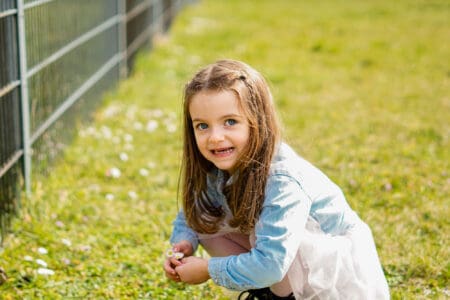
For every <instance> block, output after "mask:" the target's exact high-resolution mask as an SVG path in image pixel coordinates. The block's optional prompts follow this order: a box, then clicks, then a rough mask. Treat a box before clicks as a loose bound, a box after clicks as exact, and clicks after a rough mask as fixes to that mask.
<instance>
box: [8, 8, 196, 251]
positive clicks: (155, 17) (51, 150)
mask: <svg viewBox="0 0 450 300" xmlns="http://www.w3.org/2000/svg"><path fill="white" fill-rule="evenodd" d="M192 2H194V1H193V0H96V1H90V0H77V1H72V0H1V1H0V245H1V244H2V242H3V239H4V237H5V235H6V233H7V230H8V228H9V224H10V222H11V218H12V217H13V216H14V215H15V214H16V213H17V211H18V208H19V207H20V201H21V195H22V193H23V191H24V190H25V191H26V192H30V186H31V182H32V178H33V176H34V175H36V174H46V173H47V172H48V170H49V167H50V166H51V164H52V162H54V161H55V159H56V158H57V157H58V155H59V154H60V153H61V152H62V150H63V148H64V145H65V144H67V143H68V142H70V140H71V139H72V138H73V136H74V134H75V128H76V126H75V125H76V124H77V123H79V122H83V121H85V120H86V118H88V117H89V115H90V112H92V111H93V110H94V108H95V107H96V106H97V105H98V104H99V102H100V101H101V98H102V94H103V93H104V92H105V91H107V90H109V89H111V88H112V87H113V86H114V85H115V84H116V83H117V82H118V81H119V80H120V79H121V78H123V77H124V76H126V74H127V73H128V71H129V70H130V69H131V68H132V66H133V61H134V57H135V55H136V53H137V51H138V50H139V49H141V48H142V47H143V46H145V45H148V44H149V42H151V39H152V37H153V35H155V34H157V33H161V32H164V31H166V30H167V29H168V28H169V26H170V24H171V22H172V20H173V18H174V17H175V16H176V14H177V13H178V12H179V11H180V10H181V9H182V8H183V7H184V6H185V5H187V4H189V3H192Z"/></svg>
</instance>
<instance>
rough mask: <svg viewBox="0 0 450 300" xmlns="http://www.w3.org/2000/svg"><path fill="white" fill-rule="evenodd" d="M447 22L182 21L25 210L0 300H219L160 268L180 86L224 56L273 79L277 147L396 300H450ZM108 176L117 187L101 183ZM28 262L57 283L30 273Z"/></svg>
mask: <svg viewBox="0 0 450 300" xmlns="http://www.w3.org/2000/svg"><path fill="white" fill-rule="evenodd" d="M449 23H450V7H449V4H448V2H447V1H444V0H442V1H431V0H422V1H406V0H400V1H387V0H383V1H356V0H355V1H349V0H346V1H343V0H333V1H331V0H330V1H324V0H319V1H288V0H285V1H269V0H264V1H238V0H228V1H212V0H210V1H201V2H199V3H198V4H196V5H193V6H190V7H188V8H187V9H186V10H184V11H183V12H182V13H181V15H180V16H179V17H178V18H177V19H176V21H175V23H174V25H173V27H172V29H171V31H170V35H169V36H167V37H163V38H160V39H158V40H157V42H156V43H155V47H154V49H153V51H152V52H147V53H142V55H141V56H140V57H139V59H138V60H137V64H136V70H135V71H134V73H133V74H132V75H131V76H130V78H129V79H127V80H126V81H124V82H122V83H121V85H120V86H119V88H118V89H117V90H116V91H114V92H112V93H111V94H109V95H108V96H107V97H106V99H105V102H104V105H103V106H102V107H101V108H100V109H99V110H98V111H97V112H96V115H95V120H94V122H93V123H92V124H90V125H87V126H85V127H83V128H82V129H81V130H80V134H79V135H78V137H77V138H76V140H75V141H74V142H73V143H72V144H71V145H70V146H69V147H68V148H67V151H66V153H65V156H64V158H63V159H62V161H61V162H60V163H59V164H58V165H57V167H56V168H55V169H54V170H53V172H52V173H51V175H50V176H49V177H48V178H43V179H41V180H40V181H39V182H37V183H36V184H35V187H34V192H33V195H32V197H30V198H29V199H25V200H23V201H22V202H23V211H22V213H21V216H20V217H19V218H17V219H16V221H15V222H14V224H13V228H12V233H11V235H10V236H9V237H8V238H7V240H6V242H5V245H4V249H3V250H2V253H1V254H0V266H1V267H3V268H4V269H5V271H6V273H7V274H8V276H9V280H8V281H7V282H6V283H4V284H2V285H0V299H16V298H23V299H40V298H42V299H67V298H72V297H73V298H77V297H78V298H82V299H127V298H128V299H136V298H148V299H227V298H229V297H230V293H228V292H226V291H225V290H223V289H221V288H219V287H216V286H215V285H214V284H212V283H211V282H209V283H207V284H203V285H200V286H186V285H182V284H174V283H170V282H168V281H167V280H166V279H165V277H164V275H163V273H162V268H161V265H162V261H163V255H162V253H163V251H164V250H165V249H166V248H167V247H168V246H169V243H168V238H169V235H170V231H171V225H170V224H171V221H172V219H173V217H174V215H175V214H176V211H177V200H176V197H177V193H176V188H177V180H178V173H179V159H180V148H181V143H180V130H179V129H180V128H179V127H180V121H181V115H180V111H181V105H180V103H181V91H182V87H183V84H184V83H185V81H186V80H188V79H189V77H190V76H191V75H192V73H193V72H194V71H195V70H197V69H198V68H199V67H201V66H203V65H204V64H206V63H210V62H213V61H215V60H216V59H219V58H225V57H229V58H235V59H240V60H244V61H246V62H248V63H249V64H251V65H252V66H254V67H255V68H256V69H258V70H260V71H261V73H263V74H264V75H265V76H266V77H267V78H268V80H269V81H270V83H271V87H272V91H273V94H274V97H275V101H276V105H277V107H278V109H279V113H280V116H281V118H282V120H283V123H284V129H285V130H284V137H285V139H286V140H287V141H288V142H289V143H290V144H291V145H292V146H293V147H294V148H295V149H296V150H297V151H298V152H300V153H301V154H302V155H303V156H304V157H306V158H307V159H308V160H310V161H312V162H313V163H314V164H316V165H317V166H319V167H320V168H321V169H322V170H323V171H325V172H326V173H327V174H328V175H329V176H330V177H331V178H332V179H333V180H334V181H335V182H336V183H338V184H339V185H340V186H341V187H342V188H343V190H344V192H345V194H346V195H347V198H348V201H349V203H350V204H351V206H352V207H353V208H354V209H355V210H356V211H357V212H358V213H359V215H360V216H361V217H362V218H363V219H364V220H365V221H366V222H367V223H368V224H369V225H370V226H371V228H372V230H373V233H374V236H375V240H376V244H377V247H378V251H379V255H380V258H381V261H382V264H383V268H384V270H385V273H386V276H387V279H388V282H389V285H390V288H391V293H392V298H393V299H425V298H426V299H428V298H431V299H447V298H448V297H449V294H450V291H449V288H448V286H449V273H450V263H449V257H450V253H449V252H450V251H449V249H450V247H449V236H450V232H449V218H448V216H449V215H450V212H449V202H448V200H449V198H450V197H449V186H450V176H449V170H450V168H449V161H450V157H449V151H448V149H449V133H450V128H449V121H448V120H450V101H449V87H450V86H449V77H450V66H449V63H448V58H449V57H450V51H449V46H448V42H447V41H448V37H449V36H450V29H449V28H450V26H449V25H450V24H449ZM151 120H153V121H156V122H158V125H159V126H158V128H156V129H155V130H154V131H151V132H150V131H148V130H147V129H146V128H147V124H148V123H149V121H151ZM174 126H176V130H175V131H173V130H174ZM149 127H150V128H151V127H152V123H150V124H149ZM446 149H447V150H446ZM122 152H123V153H126V154H127V155H128V160H127V161H123V160H121V159H120V158H119V155H120V153H122ZM111 167H117V168H119V169H120V170H121V176H120V178H111V177H108V176H106V172H107V170H108V169H110V168H111ZM109 194H111V195H113V196H114V199H112V200H111V199H110V197H112V196H110V195H109ZM108 199H109V200H108ZM63 239H66V240H63ZM67 240H70V242H71V243H68V242H67ZM39 247H44V248H45V249H47V250H48V253H47V254H40V253H39V251H38V248H39ZM26 256H31V257H32V258H33V260H32V261H27V260H26V259H25V257H26ZM38 258H40V259H43V260H44V261H46V262H47V264H48V268H49V269H52V270H54V271H55V274H54V275H51V276H44V275H39V274H37V271H36V270H37V269H38V267H39V265H38V264H37V263H36V259H38Z"/></svg>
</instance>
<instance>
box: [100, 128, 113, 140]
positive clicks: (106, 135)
mask: <svg viewBox="0 0 450 300" xmlns="http://www.w3.org/2000/svg"><path fill="white" fill-rule="evenodd" d="M100 130H101V132H102V134H103V137H104V138H105V139H108V140H109V139H110V138H111V137H112V131H111V129H109V127H106V126H102V127H101V128H100Z"/></svg>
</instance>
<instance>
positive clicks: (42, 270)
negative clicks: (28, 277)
mask: <svg viewBox="0 0 450 300" xmlns="http://www.w3.org/2000/svg"><path fill="white" fill-rule="evenodd" d="M37 273H38V274H40V275H53V274H55V271H53V270H50V269H47V268H39V269H38V270H37Z"/></svg>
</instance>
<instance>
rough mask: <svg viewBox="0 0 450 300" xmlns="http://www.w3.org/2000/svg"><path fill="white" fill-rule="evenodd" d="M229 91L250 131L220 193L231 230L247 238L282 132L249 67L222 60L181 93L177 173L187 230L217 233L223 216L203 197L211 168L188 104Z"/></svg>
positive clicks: (263, 83) (265, 90) (265, 87)
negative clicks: (207, 93)
mask: <svg viewBox="0 0 450 300" xmlns="http://www.w3.org/2000/svg"><path fill="white" fill-rule="evenodd" d="M224 90H227V91H232V92H234V93H235V94H236V96H237V98H238V101H239V105H240V107H241V109H242V110H243V113H244V115H245V117H246V118H247V120H248V124H249V127H250V133H249V141H248V143H247V145H246V147H245V149H244V151H243V154H242V155H241V157H240V158H239V160H238V162H237V165H236V166H235V173H234V174H237V176H235V177H236V178H235V177H233V179H234V180H233V182H232V183H231V184H230V185H228V186H226V187H225V189H224V191H223V192H224V194H225V196H226V198H227V203H228V206H229V208H230V210H231V212H232V215H233V216H232V218H231V220H230V221H229V225H230V226H231V227H234V228H236V227H237V228H238V229H239V230H240V231H241V232H243V233H248V232H249V231H250V230H251V229H252V228H253V227H254V226H255V223H256V221H257V219H258V217H259V215H260V213H261V209H262V205H263V202H264V196H265V187H266V182H267V177H268V175H269V168H270V164H271V161H272V157H273V155H274V151H275V147H276V144H277V143H278V140H279V135H280V130H279V125H278V121H277V117H276V113H275V110H274V105H273V99H272V95H271V93H270V90H269V87H268V85H267V83H266V81H265V79H264V78H263V77H262V76H261V74H259V73H258V72H257V71H256V70H254V69H253V68H251V67H250V66H248V65H247V64H245V63H243V62H240V61H235V60H220V61H217V62H216V63H214V64H211V65H208V66H206V67H205V68H203V69H201V70H200V71H198V73H196V74H195V75H194V77H193V78H192V79H191V80H190V81H189V82H188V83H187V84H186V86H185V89H184V99H183V100H184V120H183V123H184V124H183V125H184V133H183V158H182V169H181V178H180V179H181V186H180V187H181V192H182V202H183V209H184V213H185V216H186V220H187V223H188V225H189V226H190V227H191V228H192V229H194V230H195V231H197V232H199V233H215V232H217V230H218V229H219V224H220V223H221V221H223V219H224V212H223V210H222V209H221V208H220V207H219V208H217V207H215V206H214V205H213V201H212V199H210V198H209V196H208V194H207V174H208V173H209V172H211V171H212V170H214V168H215V166H214V165H213V164H212V163H211V162H210V161H208V160H206V159H205V158H204V157H203V155H202V154H201V153H200V151H199V149H198V147H197V144H196V140H195V135H194V128H193V125H192V119H191V116H190V112H189V104H190V102H191V99H192V98H193V96H194V95H196V94H197V93H199V92H201V91H218V92H219V91H224Z"/></svg>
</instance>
